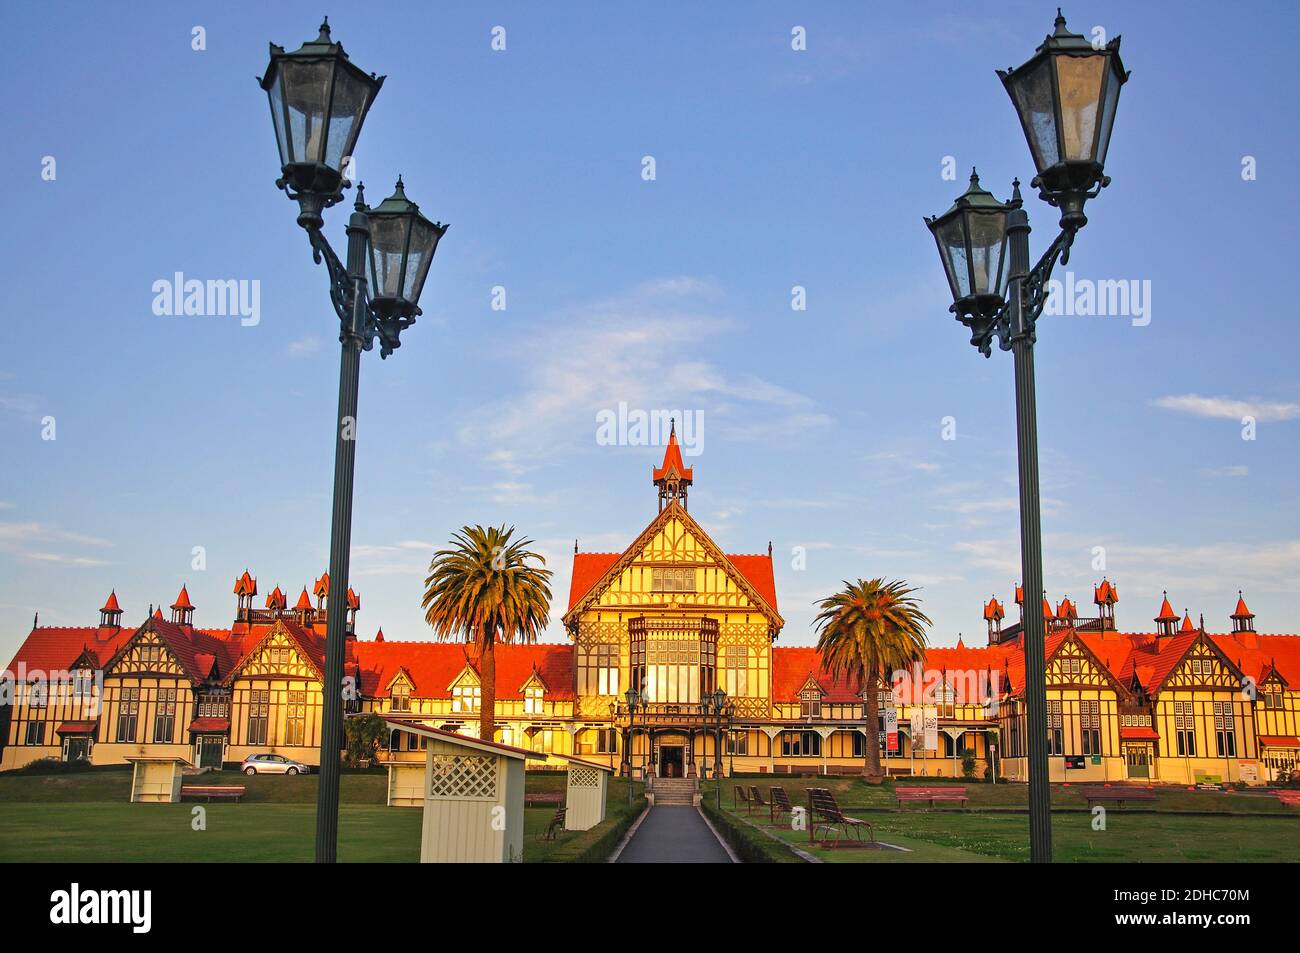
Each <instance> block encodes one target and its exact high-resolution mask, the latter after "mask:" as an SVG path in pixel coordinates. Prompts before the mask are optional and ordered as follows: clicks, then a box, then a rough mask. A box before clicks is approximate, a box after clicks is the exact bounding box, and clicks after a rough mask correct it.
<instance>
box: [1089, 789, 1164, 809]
mask: <svg viewBox="0 0 1300 953" xmlns="http://www.w3.org/2000/svg"><path fill="white" fill-rule="evenodd" d="M1082 793H1083V796H1084V797H1085V798H1087V799H1088V806H1089V807H1092V806H1093V804H1095V803H1097V802H1098V801H1114V802H1116V803H1117V804H1119V806H1120V807H1123V806H1124V802H1125V801H1154V800H1155V799H1156V792H1155V791H1148V790H1147V789H1146V788H1084V789H1083V791H1082Z"/></svg>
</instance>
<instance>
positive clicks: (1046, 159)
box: [998, 8, 1129, 231]
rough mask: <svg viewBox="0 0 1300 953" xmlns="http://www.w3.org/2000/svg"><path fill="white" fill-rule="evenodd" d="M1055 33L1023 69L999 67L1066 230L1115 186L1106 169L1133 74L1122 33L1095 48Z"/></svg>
mask: <svg viewBox="0 0 1300 953" xmlns="http://www.w3.org/2000/svg"><path fill="white" fill-rule="evenodd" d="M1055 27H1056V29H1055V31H1054V32H1053V33H1052V34H1051V35H1050V36H1048V37H1047V38H1046V39H1045V40H1043V42H1042V45H1041V46H1039V47H1038V49H1037V51H1035V53H1034V55H1033V56H1032V57H1030V59H1029V61H1028V62H1027V63H1025V64H1024V65H1023V66H1021V67H1019V68H1018V69H1009V70H998V76H999V77H1001V79H1002V85H1003V86H1005V87H1006V89H1007V93H1008V94H1010V96H1011V101H1012V103H1014V104H1015V107H1016V112H1017V113H1018V114H1019V116H1020V124H1021V126H1023V127H1024V130H1025V138H1026V139H1027V140H1028V141H1029V151H1030V152H1031V153H1033V156H1034V166H1035V167H1036V168H1037V169H1038V175H1037V176H1036V177H1035V178H1034V180H1033V181H1032V182H1031V183H1030V185H1032V186H1034V187H1035V188H1037V189H1038V190H1039V196H1040V197H1041V198H1042V199H1043V200H1044V201H1046V202H1047V203H1048V204H1049V205H1052V206H1055V207H1057V208H1059V209H1060V210H1061V227H1062V228H1069V229H1071V230H1074V231H1077V230H1078V229H1080V228H1082V227H1083V226H1084V224H1085V223H1087V221H1088V219H1087V216H1085V215H1084V214H1083V204H1084V202H1086V201H1087V200H1088V199H1090V198H1095V197H1096V196H1097V194H1098V193H1099V192H1100V191H1101V189H1103V188H1104V187H1106V186H1107V185H1109V184H1110V179H1109V178H1108V177H1107V176H1106V175H1105V173H1104V171H1103V168H1104V166H1105V165H1106V152H1107V150H1108V149H1109V148H1110V133H1111V129H1112V128H1113V127H1114V125H1115V107H1116V106H1117V105H1118V104H1119V88H1120V87H1121V86H1123V85H1124V84H1125V83H1126V82H1128V77H1129V74H1128V73H1127V72H1126V71H1125V70H1124V64H1123V63H1122V62H1121V61H1120V58H1119V40H1120V38H1119V37H1115V39H1113V40H1111V41H1110V42H1109V43H1107V44H1106V45H1105V46H1097V45H1096V44H1094V43H1093V42H1091V41H1089V40H1088V39H1087V38H1085V37H1083V36H1080V35H1079V34H1078V33H1071V32H1070V31H1069V30H1067V29H1066V28H1065V17H1063V16H1061V11H1060V9H1059V8H1058V9H1057V11H1056V23H1055Z"/></svg>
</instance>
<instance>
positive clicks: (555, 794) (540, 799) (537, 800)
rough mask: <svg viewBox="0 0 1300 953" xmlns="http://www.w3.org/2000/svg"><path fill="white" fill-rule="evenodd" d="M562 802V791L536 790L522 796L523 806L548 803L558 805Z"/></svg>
mask: <svg viewBox="0 0 1300 953" xmlns="http://www.w3.org/2000/svg"><path fill="white" fill-rule="evenodd" d="M563 803H564V792H562V791H538V792H536V793H533V794H527V795H525V796H524V806H525V807H546V806H547V805H550V804H554V805H557V806H558V805H560V804H563Z"/></svg>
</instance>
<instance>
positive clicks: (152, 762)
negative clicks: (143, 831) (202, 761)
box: [126, 758, 193, 804]
mask: <svg viewBox="0 0 1300 953" xmlns="http://www.w3.org/2000/svg"><path fill="white" fill-rule="evenodd" d="M126 760H127V761H129V762H130V763H131V800H132V802H136V801H139V802H145V803H153V804H175V803H177V802H178V801H180V799H181V778H182V776H183V775H184V772H185V769H186V768H189V767H193V765H191V764H190V763H189V762H188V761H186V760H185V759H184V758H127V759H126Z"/></svg>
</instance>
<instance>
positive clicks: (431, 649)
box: [355, 641, 574, 700]
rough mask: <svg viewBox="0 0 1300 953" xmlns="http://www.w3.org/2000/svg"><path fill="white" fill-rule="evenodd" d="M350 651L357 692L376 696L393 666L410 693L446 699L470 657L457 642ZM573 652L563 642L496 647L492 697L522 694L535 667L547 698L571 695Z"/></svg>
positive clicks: (360, 645)
mask: <svg viewBox="0 0 1300 953" xmlns="http://www.w3.org/2000/svg"><path fill="white" fill-rule="evenodd" d="M355 652H356V662H357V665H358V667H359V668H360V669H361V693H362V694H363V695H365V696H367V697H380V698H383V697H387V696H388V694H389V693H388V685H389V683H390V682H392V680H393V678H394V677H395V676H396V675H397V671H398V669H399V668H404V669H405V670H406V672H407V674H408V675H409V677H410V679H411V681H412V682H413V683H414V685H413V687H412V689H411V694H412V695H413V696H414V697H416V698H449V697H450V696H451V683H452V681H453V680H454V679H455V678H456V676H457V675H459V674H460V673H461V671H462V670H463V669H464V668H465V666H466V665H467V664H470V663H471V661H473V660H474V656H473V654H472V652H473V649H472V647H471V646H468V645H466V644H464V643H460V642H378V641H376V642H357V643H356V644H355ZM573 652H574V649H573V646H572V645H569V644H568V643H551V642H539V643H536V644H533V645H498V646H496V649H495V651H494V653H493V654H494V655H495V656H496V663H497V697H498V698H512V697H515V696H518V695H520V694H522V692H523V688H524V683H525V682H527V681H528V679H529V678H531V677H532V674H533V672H534V671H536V672H537V674H538V675H540V676H541V678H542V681H543V682H545V683H546V687H547V692H546V697H547V698H548V699H557V700H567V699H571V698H573V687H574V668H573ZM474 668H475V669H477V665H475V666H474Z"/></svg>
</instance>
